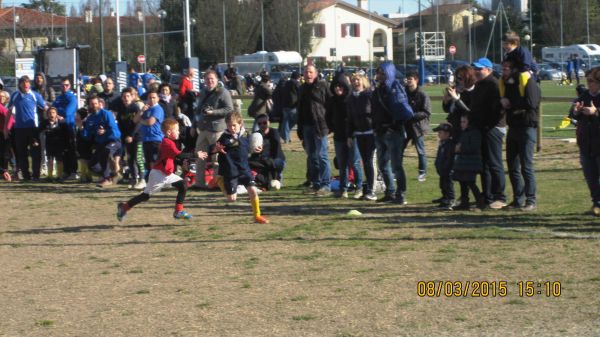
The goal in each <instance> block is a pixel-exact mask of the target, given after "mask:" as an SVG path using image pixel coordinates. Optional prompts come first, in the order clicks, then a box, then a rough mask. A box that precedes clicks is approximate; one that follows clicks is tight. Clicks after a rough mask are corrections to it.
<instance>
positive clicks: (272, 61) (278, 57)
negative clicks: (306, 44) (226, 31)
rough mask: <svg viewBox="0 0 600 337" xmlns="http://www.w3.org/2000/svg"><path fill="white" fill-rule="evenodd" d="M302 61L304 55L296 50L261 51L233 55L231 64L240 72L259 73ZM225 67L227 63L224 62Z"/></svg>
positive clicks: (222, 65) (295, 64) (294, 64)
mask: <svg viewBox="0 0 600 337" xmlns="http://www.w3.org/2000/svg"><path fill="white" fill-rule="evenodd" d="M301 63H302V56H300V54H299V53H298V52H295V51H276V52H266V51H259V52H256V53H253V54H244V55H238V56H234V57H233V62H232V63H231V65H232V66H233V67H234V68H236V69H237V73H238V74H241V75H243V74H247V73H253V74H257V73H259V72H260V71H261V70H267V71H269V72H272V71H276V70H279V69H275V68H277V67H278V66H297V65H299V64H301ZM221 67H222V68H223V69H226V68H227V64H224V63H222V64H221Z"/></svg>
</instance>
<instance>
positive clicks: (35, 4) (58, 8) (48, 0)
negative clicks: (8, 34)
mask: <svg viewBox="0 0 600 337" xmlns="http://www.w3.org/2000/svg"><path fill="white" fill-rule="evenodd" d="M21 6H22V7H25V8H29V9H35V10H38V11H40V12H46V13H54V14H57V15H65V5H63V4H61V3H59V2H56V1H53V0H29V3H22V4H21Z"/></svg>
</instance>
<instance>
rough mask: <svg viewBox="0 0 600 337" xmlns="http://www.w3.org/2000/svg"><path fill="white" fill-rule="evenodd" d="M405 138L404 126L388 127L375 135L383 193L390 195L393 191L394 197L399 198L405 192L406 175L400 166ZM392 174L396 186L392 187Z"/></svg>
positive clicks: (402, 196) (401, 197)
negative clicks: (383, 187) (394, 128)
mask: <svg viewBox="0 0 600 337" xmlns="http://www.w3.org/2000/svg"><path fill="white" fill-rule="evenodd" d="M405 138H406V133H405V132H404V128H402V129H401V130H391V129H389V130H387V131H385V132H383V133H377V134H376V135H375V145H376V147H377V165H378V166H379V170H380V171H381V173H382V174H383V182H384V183H385V188H386V190H385V194H386V195H388V196H392V195H393V194H394V193H395V195H396V198H399V199H403V198H404V196H405V193H406V175H405V173H404V167H403V166H402V160H403V158H404V139H405ZM392 172H393V173H392ZM394 176H395V177H396V185H397V187H394Z"/></svg>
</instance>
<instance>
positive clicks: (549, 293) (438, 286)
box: [417, 280, 562, 297]
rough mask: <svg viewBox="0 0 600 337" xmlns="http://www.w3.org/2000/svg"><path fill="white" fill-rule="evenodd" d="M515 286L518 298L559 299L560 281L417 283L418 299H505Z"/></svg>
mask: <svg viewBox="0 0 600 337" xmlns="http://www.w3.org/2000/svg"><path fill="white" fill-rule="evenodd" d="M509 285H516V286H517V287H516V290H517V295H518V296H519V297H536V296H540V297H543V296H545V297H560V296H561V291H562V287H561V283H560V281H517V282H510V283H509V282H508V281H469V280H467V281H433V280H431V281H419V282H417V295H418V296H419V297H506V296H508V295H509V291H510V290H509Z"/></svg>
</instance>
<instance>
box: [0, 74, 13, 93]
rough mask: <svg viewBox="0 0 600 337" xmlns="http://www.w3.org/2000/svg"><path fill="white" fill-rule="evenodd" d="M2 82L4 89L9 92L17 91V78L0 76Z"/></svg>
mask: <svg viewBox="0 0 600 337" xmlns="http://www.w3.org/2000/svg"><path fill="white" fill-rule="evenodd" d="M0 79H2V83H4V91H8V93H9V94H12V93H13V92H15V91H17V78H16V77H14V76H0Z"/></svg>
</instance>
